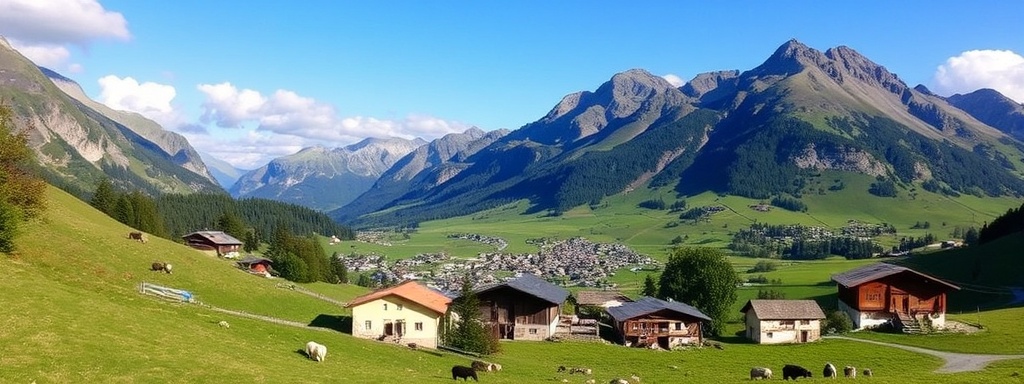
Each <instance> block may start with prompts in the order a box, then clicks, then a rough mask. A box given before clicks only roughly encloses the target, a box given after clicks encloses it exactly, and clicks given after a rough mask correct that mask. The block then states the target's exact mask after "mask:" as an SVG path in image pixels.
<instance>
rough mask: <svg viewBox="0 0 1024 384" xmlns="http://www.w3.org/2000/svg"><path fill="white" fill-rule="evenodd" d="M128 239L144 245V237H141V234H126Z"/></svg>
mask: <svg viewBox="0 0 1024 384" xmlns="http://www.w3.org/2000/svg"><path fill="white" fill-rule="evenodd" d="M128 239H129V240H136V241H138V242H140V243H145V242H146V238H145V237H144V236H142V232H128Z"/></svg>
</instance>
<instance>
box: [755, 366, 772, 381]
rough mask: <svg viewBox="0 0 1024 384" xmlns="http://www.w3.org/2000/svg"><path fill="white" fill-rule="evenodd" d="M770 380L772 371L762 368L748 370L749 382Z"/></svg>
mask: <svg viewBox="0 0 1024 384" xmlns="http://www.w3.org/2000/svg"><path fill="white" fill-rule="evenodd" d="M771 378H772V370H771V369H769V368H764V367H754V368H750V380H757V379H765V380H769V379H771Z"/></svg>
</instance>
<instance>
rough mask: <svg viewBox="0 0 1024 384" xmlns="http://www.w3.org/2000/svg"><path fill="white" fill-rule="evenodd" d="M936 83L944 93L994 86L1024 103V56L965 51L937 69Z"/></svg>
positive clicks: (1009, 53) (991, 51) (1008, 52)
mask: <svg viewBox="0 0 1024 384" xmlns="http://www.w3.org/2000/svg"><path fill="white" fill-rule="evenodd" d="M935 85H936V86H935V90H936V91H938V92H940V93H945V94H953V93H968V92H972V91H975V90H977V89H980V88H992V89H995V90H997V91H999V92H1000V93H1002V94H1004V95H1006V96H1007V97H1009V98H1011V99H1014V100H1016V101H1017V102H1019V103H1024V56H1021V55H1020V54H1018V53H1016V52H1013V51H1009V50H973V51H966V52H963V53H961V54H960V55H959V56H954V57H950V58H949V59H948V60H946V62H945V63H944V64H942V65H940V66H939V67H938V68H937V69H936V70H935Z"/></svg>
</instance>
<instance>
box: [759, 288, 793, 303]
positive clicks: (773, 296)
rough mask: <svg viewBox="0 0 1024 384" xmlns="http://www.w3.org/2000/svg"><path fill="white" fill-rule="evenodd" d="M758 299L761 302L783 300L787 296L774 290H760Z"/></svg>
mask: <svg viewBox="0 0 1024 384" xmlns="http://www.w3.org/2000/svg"><path fill="white" fill-rule="evenodd" d="M757 298H758V299H761V300H783V299H785V298H786V294H785V293H782V292H779V291H776V290H774V289H758V290H757Z"/></svg>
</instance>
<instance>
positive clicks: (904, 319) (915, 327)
mask: <svg viewBox="0 0 1024 384" xmlns="http://www.w3.org/2000/svg"><path fill="white" fill-rule="evenodd" d="M896 316H897V317H898V318H899V320H900V330H901V331H903V333H923V332H922V329H921V323H919V322H918V321H917V319H915V318H914V317H913V316H910V314H909V313H905V312H896Z"/></svg>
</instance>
